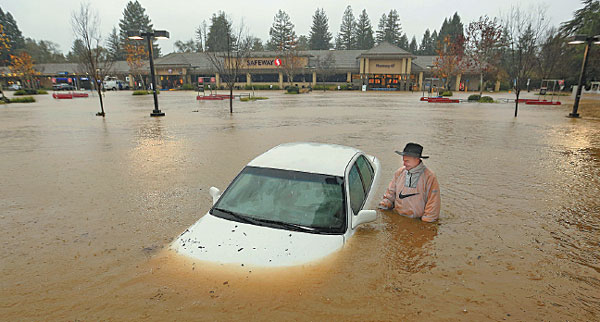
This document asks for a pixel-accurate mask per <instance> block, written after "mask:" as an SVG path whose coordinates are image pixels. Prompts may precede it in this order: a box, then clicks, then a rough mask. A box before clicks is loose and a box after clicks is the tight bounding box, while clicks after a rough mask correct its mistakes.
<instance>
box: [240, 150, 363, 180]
mask: <svg viewBox="0 0 600 322" xmlns="http://www.w3.org/2000/svg"><path fill="white" fill-rule="evenodd" d="M360 152H361V151H360V150H358V149H355V148H352V147H347V146H343V145H336V144H324V143H308V142H295V143H285V144H281V145H278V146H276V147H274V148H272V149H270V150H269V151H267V152H265V153H263V154H261V155H259V156H257V157H256V158H254V160H252V161H250V163H248V166H253V167H262V168H275V169H284V170H292V171H301V172H309V173H320V174H328V175H334V176H339V177H343V176H344V172H345V171H346V166H347V165H348V163H349V162H350V161H351V160H352V158H353V157H354V156H355V155H356V154H357V153H360Z"/></svg>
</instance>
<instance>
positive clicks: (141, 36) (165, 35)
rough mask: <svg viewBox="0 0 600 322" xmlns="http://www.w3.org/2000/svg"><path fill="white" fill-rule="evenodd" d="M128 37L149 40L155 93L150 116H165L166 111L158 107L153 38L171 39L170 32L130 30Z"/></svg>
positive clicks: (151, 73) (151, 72)
mask: <svg viewBox="0 0 600 322" xmlns="http://www.w3.org/2000/svg"><path fill="white" fill-rule="evenodd" d="M127 38H129V39H136V40H142V39H144V38H146V39H147V40H148V60H149V61H150V75H151V76H152V94H153V95H154V110H153V111H152V113H150V116H165V113H163V112H161V111H160V110H159V109H158V96H157V95H156V76H154V59H153V58H152V52H153V49H152V40H153V39H169V32H168V31H166V30H153V31H148V32H142V31H128V32H127Z"/></svg>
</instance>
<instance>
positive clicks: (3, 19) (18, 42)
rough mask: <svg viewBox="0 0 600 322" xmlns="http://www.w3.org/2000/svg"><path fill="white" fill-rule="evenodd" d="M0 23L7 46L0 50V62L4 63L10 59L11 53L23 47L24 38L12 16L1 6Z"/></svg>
mask: <svg viewBox="0 0 600 322" xmlns="http://www.w3.org/2000/svg"><path fill="white" fill-rule="evenodd" d="M0 25H2V28H3V29H2V30H3V32H4V35H5V38H6V40H7V45H8V48H6V49H5V50H3V51H2V52H1V55H0V64H2V65H6V64H8V63H9V61H10V55H11V53H13V54H14V53H15V52H16V51H17V50H19V49H21V48H23V46H24V45H25V39H24V38H23V34H22V33H21V30H20V29H19V26H17V22H16V21H15V19H14V18H13V16H12V15H11V14H10V12H8V11H7V12H4V11H2V8H0Z"/></svg>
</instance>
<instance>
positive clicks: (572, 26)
mask: <svg viewBox="0 0 600 322" xmlns="http://www.w3.org/2000/svg"><path fill="white" fill-rule="evenodd" d="M582 3H583V4H584V6H583V8H581V9H578V10H576V11H575V12H574V13H573V19H571V20H569V21H565V22H564V23H562V24H561V27H560V31H561V33H562V34H563V36H572V35H575V34H583V35H590V36H594V35H600V1H598V0H583V1H582ZM570 47H572V49H570V50H569V51H571V52H572V54H571V55H570V57H571V58H570V60H572V61H573V63H574V64H575V65H576V67H575V69H577V71H575V72H574V74H575V75H579V70H578V69H580V68H581V62H582V61H583V52H584V50H585V46H583V45H580V46H570ZM571 75H572V74H571ZM586 75H588V76H586V77H585V79H590V80H593V78H589V77H590V76H591V77H596V80H598V75H600V46H598V45H595V46H594V45H592V46H590V49H589V53H588V64H587V67H586ZM573 81H574V82H577V81H578V79H575V78H574V79H573Z"/></svg>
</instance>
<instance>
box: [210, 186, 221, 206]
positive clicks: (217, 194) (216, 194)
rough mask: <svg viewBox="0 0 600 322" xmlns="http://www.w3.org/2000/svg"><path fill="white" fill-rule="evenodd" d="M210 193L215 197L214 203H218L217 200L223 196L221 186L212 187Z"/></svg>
mask: <svg viewBox="0 0 600 322" xmlns="http://www.w3.org/2000/svg"><path fill="white" fill-rule="evenodd" d="M208 193H209V194H210V196H211V197H212V198H213V205H214V204H216V203H217V200H219V198H220V197H221V190H219V188H216V187H210V189H208Z"/></svg>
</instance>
